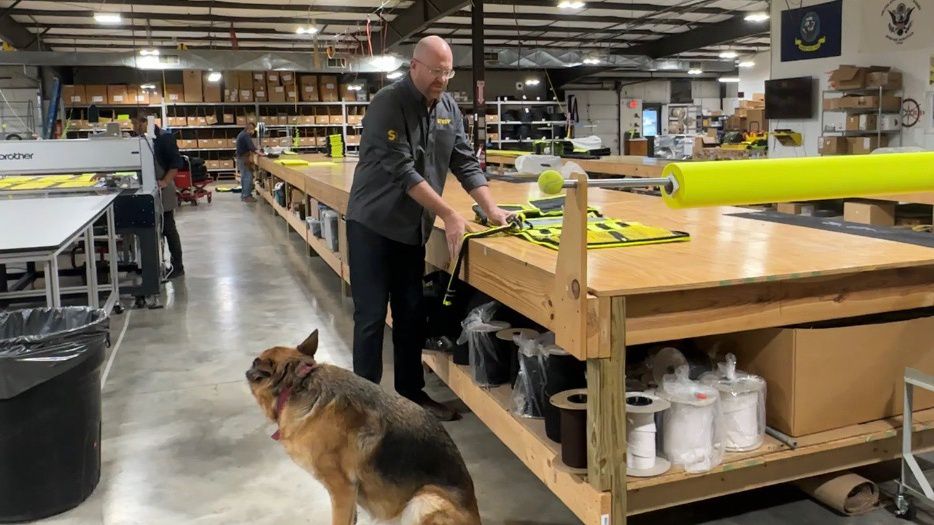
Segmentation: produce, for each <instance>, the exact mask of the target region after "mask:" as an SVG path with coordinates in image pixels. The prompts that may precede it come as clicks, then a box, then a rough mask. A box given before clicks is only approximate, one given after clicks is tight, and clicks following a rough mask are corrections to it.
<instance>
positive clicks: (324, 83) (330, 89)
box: [318, 75, 339, 102]
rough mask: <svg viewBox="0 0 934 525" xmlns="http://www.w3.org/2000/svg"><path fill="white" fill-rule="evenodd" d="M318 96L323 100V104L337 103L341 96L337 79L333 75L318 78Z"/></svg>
mask: <svg viewBox="0 0 934 525" xmlns="http://www.w3.org/2000/svg"><path fill="white" fill-rule="evenodd" d="M318 96H319V97H320V98H321V102H337V101H338V96H339V93H338V87H337V77H335V76H333V75H321V76H320V77H318Z"/></svg>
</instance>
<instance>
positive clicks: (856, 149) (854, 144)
mask: <svg viewBox="0 0 934 525" xmlns="http://www.w3.org/2000/svg"><path fill="white" fill-rule="evenodd" d="M846 140H847V142H848V143H849V147H848V148H847V149H848V150H849V153H850V154H851V155H868V154H869V153H872V152H873V151H874V150H875V149H877V148H880V147H884V146H885V145H886V143H887V142H888V140H887V139H886V137H884V136H883V137H882V141H881V142H880V141H879V137H877V136H872V137H848V138H847V139H846Z"/></svg>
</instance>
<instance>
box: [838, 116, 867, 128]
mask: <svg viewBox="0 0 934 525" xmlns="http://www.w3.org/2000/svg"><path fill="white" fill-rule="evenodd" d="M865 116H866V115H847V116H846V122H845V124H844V127H843V129H845V130H846V131H859V118H860V117H865Z"/></svg>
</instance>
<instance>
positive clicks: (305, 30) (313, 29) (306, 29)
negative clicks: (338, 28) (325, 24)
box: [295, 26, 318, 35]
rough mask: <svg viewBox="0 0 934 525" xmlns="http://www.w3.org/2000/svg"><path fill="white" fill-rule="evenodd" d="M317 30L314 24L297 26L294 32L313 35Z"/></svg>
mask: <svg viewBox="0 0 934 525" xmlns="http://www.w3.org/2000/svg"><path fill="white" fill-rule="evenodd" d="M317 32H318V28H317V27H314V26H308V27H302V26H299V27H298V29H296V30H295V33H296V34H298V35H313V34H315V33H317Z"/></svg>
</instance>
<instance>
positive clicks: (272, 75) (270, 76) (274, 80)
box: [266, 71, 279, 86]
mask: <svg viewBox="0 0 934 525" xmlns="http://www.w3.org/2000/svg"><path fill="white" fill-rule="evenodd" d="M278 83H279V72H278V71H267V72H266V84H271V85H273V86H274V85H276V84H278Z"/></svg>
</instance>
